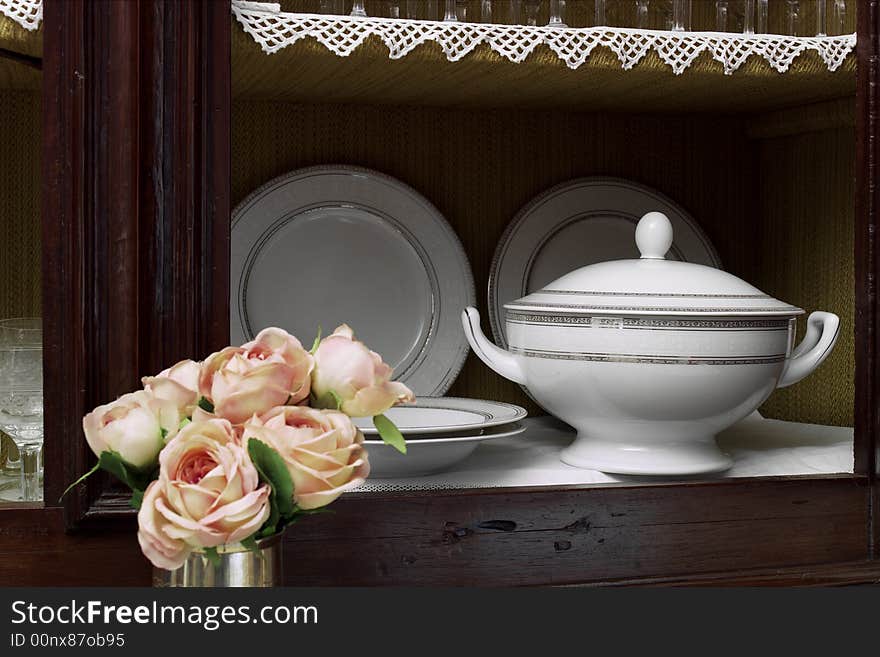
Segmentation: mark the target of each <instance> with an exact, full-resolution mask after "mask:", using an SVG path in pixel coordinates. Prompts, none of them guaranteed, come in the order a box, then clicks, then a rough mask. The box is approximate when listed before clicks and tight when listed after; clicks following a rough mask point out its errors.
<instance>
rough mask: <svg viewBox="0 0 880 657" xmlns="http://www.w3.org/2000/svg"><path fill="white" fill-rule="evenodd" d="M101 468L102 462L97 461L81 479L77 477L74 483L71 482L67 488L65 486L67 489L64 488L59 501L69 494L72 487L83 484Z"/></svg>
mask: <svg viewBox="0 0 880 657" xmlns="http://www.w3.org/2000/svg"><path fill="white" fill-rule="evenodd" d="M100 469H101V462H100V461H98V462H97V463H95V465H94V466H92V469H91V470H89V471H88V472H86V473H85V474H84V475H83V476H82V477H80V478H79V479H77V480H76V481H74V482H73V483H72V484H70V486H68V487H67V488H65V489H64V492H63V493H61V497H59V498H58V501H59V502H60V501H61V500H63V499H64V496H65V495H67V494H68V493H69V492H70V489H71V488H74V487H76V486H78V485H79V484H81V483H82V482H84V481H85V480H86V479H88V478H89V477H90V476H91V475H93V474H95V473H96V472H97V471H98V470H100Z"/></svg>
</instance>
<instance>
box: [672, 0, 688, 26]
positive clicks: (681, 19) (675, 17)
mask: <svg viewBox="0 0 880 657" xmlns="http://www.w3.org/2000/svg"><path fill="white" fill-rule="evenodd" d="M690 13H691V3H690V0H672V31H673V32H684V31H685V30H687V29H688V22H689V19H690Z"/></svg>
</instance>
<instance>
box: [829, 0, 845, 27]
mask: <svg viewBox="0 0 880 657" xmlns="http://www.w3.org/2000/svg"><path fill="white" fill-rule="evenodd" d="M831 25H832V28H833V30H834V33H835V34H843V33H844V32H846V0H834V5H833V7H832V8H831Z"/></svg>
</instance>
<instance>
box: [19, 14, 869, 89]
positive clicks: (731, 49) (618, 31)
mask: <svg viewBox="0 0 880 657" xmlns="http://www.w3.org/2000/svg"><path fill="white" fill-rule="evenodd" d="M6 1H7V2H8V1H9V0H6ZM232 12H233V14H234V15H235V17H236V19H238V22H239V23H241V26H242V28H244V31H245V32H247V33H248V34H250V35H251V36H252V37H253V38H254V40H255V41H256V42H257V43H258V44H260V47H261V48H262V49H263V51H264V52H266V53H267V54H271V53H274V52H278V51H279V50H281V49H282V48H286V47H287V46H289V45H292V44H294V43H296V42H297V41H299V40H301V39H305V38H307V37H311V38H314V39H315V40H317V41H318V42H319V43H321V44H323V45H324V47H326V48H327V49H328V50H330V51H331V52H333V53H335V54H337V55H339V56H340V57H347V56H348V55H350V54H351V53H352V52H353V51H354V50H355V49H356V48H357V47H358V46H360V45H361V44H362V43H363V42H364V41H366V40H367V39H368V38H369V37H371V36H375V37H378V38H379V39H381V40H382V42H383V43H384V44H385V46H386V47H387V48H388V56H389V57H390V58H391V59H399V58H401V57H405V56H406V55H408V54H409V53H411V52H412V51H413V50H414V49H415V48H417V47H418V46H420V45H421V44H423V43H426V42H428V41H433V42H435V43H437V44H439V46H440V47H441V48H442V50H443V52H444V54H445V55H446V58H447V59H448V60H449V61H451V62H454V61H458V60H460V59H462V58H463V57H466V56H467V55H468V54H470V53H471V52H472V51H473V50H474V49H475V48H476V47H477V46H478V45H480V44H481V43H487V44H489V47H490V48H492V50H494V51H495V52H497V53H498V54H499V55H501V56H503V57H505V58H507V59H508V60H510V61H511V62H514V63H519V62H522V61H524V60H525V59H526V58H527V57H528V56H529V55H530V54H531V53H532V52H533V51H534V50H535V48H537V47H538V46H540V45H541V44H544V45H546V46H547V47H549V48H550V49H551V50H552V51H553V52H555V53H556V55H557V56H558V57H559V59H561V60H562V61H564V62H565V63H566V65H568V67H569V68H572V69H576V68H578V67H579V66H581V65H582V64H583V63H584V62H586V61H587V59H588V58H589V57H590V53H592V52H593V50H594V49H595V48H596V47H598V46H604V47H606V48H609V49H610V50H612V51H613V52H614V54H615V55H617V58H618V59H619V60H620V64H621V66H622V67H623V68H624V69H626V70H628V69H631V68H632V67H634V66H635V65H636V64H638V63H639V62H640V61H641V60H642V58H643V57H644V56H645V55H646V54H647V53H648V52H649V51H650V50H652V49H653V50H654V51H655V52H656V53H657V55H658V56H659V57H660V59H662V60H663V61H664V62H665V63H666V64H668V65H669V66H670V67H671V68H672V70H673V72H674V73H675V74H676V75H680V74H681V73H683V72H684V71H685V69H687V67H688V66H690V65H691V64H692V63H693V62H694V61H695V60H696V59H697V58H698V57H699V56H700V55H701V54H702V53H703V52H707V53H709V54H710V55H711V56H712V58H713V59H715V60H716V61H718V62H720V63H721V64H722V66H723V67H724V72H725V73H727V74H731V73H733V72H734V71H735V70H736V69H738V68H739V67H740V66H741V65H742V64H743V62H745V61H746V60H747V59H748V58H749V57H750V56H752V55H757V56H759V57H763V58H764V59H765V60H766V61H767V63H768V64H769V65H770V66H772V67H773V68H774V69H775V70H777V71H779V72H780V73H784V72H785V71H787V70H788V69H789V67H790V66H791V63H792V62H793V61H794V59H795V58H796V57H797V56H798V55H800V54H801V53H803V52H805V51H807V50H813V51H815V52H817V53H818V54H819V57H821V58H822V61H823V62H824V63H825V65H826V66H827V67H828V70H829V71H834V70H837V68H838V67H840V65H841V64H842V63H843V61H844V60H845V59H846V57H847V55H849V53H850V52H852V51H853V49H854V48H855V45H856V35H855V34H846V35H841V36H826V37H792V36H785V35H781V34H753V35H745V34H734V33H729V32H671V31H667V30H637V29H632V28H622V27H585V28H551V27H546V26H540V27H533V26H528V25H494V24H491V23H464V22H461V23H459V22H445V21H421V20H401V19H388V18H373V17H367V18H361V17H356V16H335V15H325V14H296V13H289V12H279V11H278V10H277V5H274V4H270V3H255V2H242V1H239V0H233V2H232Z"/></svg>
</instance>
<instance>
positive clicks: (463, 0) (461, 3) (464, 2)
mask: <svg viewBox="0 0 880 657" xmlns="http://www.w3.org/2000/svg"><path fill="white" fill-rule="evenodd" d="M467 12H468V0H455V17H456V18H457V19H458V20H459V21H461V22H462V23H466V22H467V19H468V17H467Z"/></svg>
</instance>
